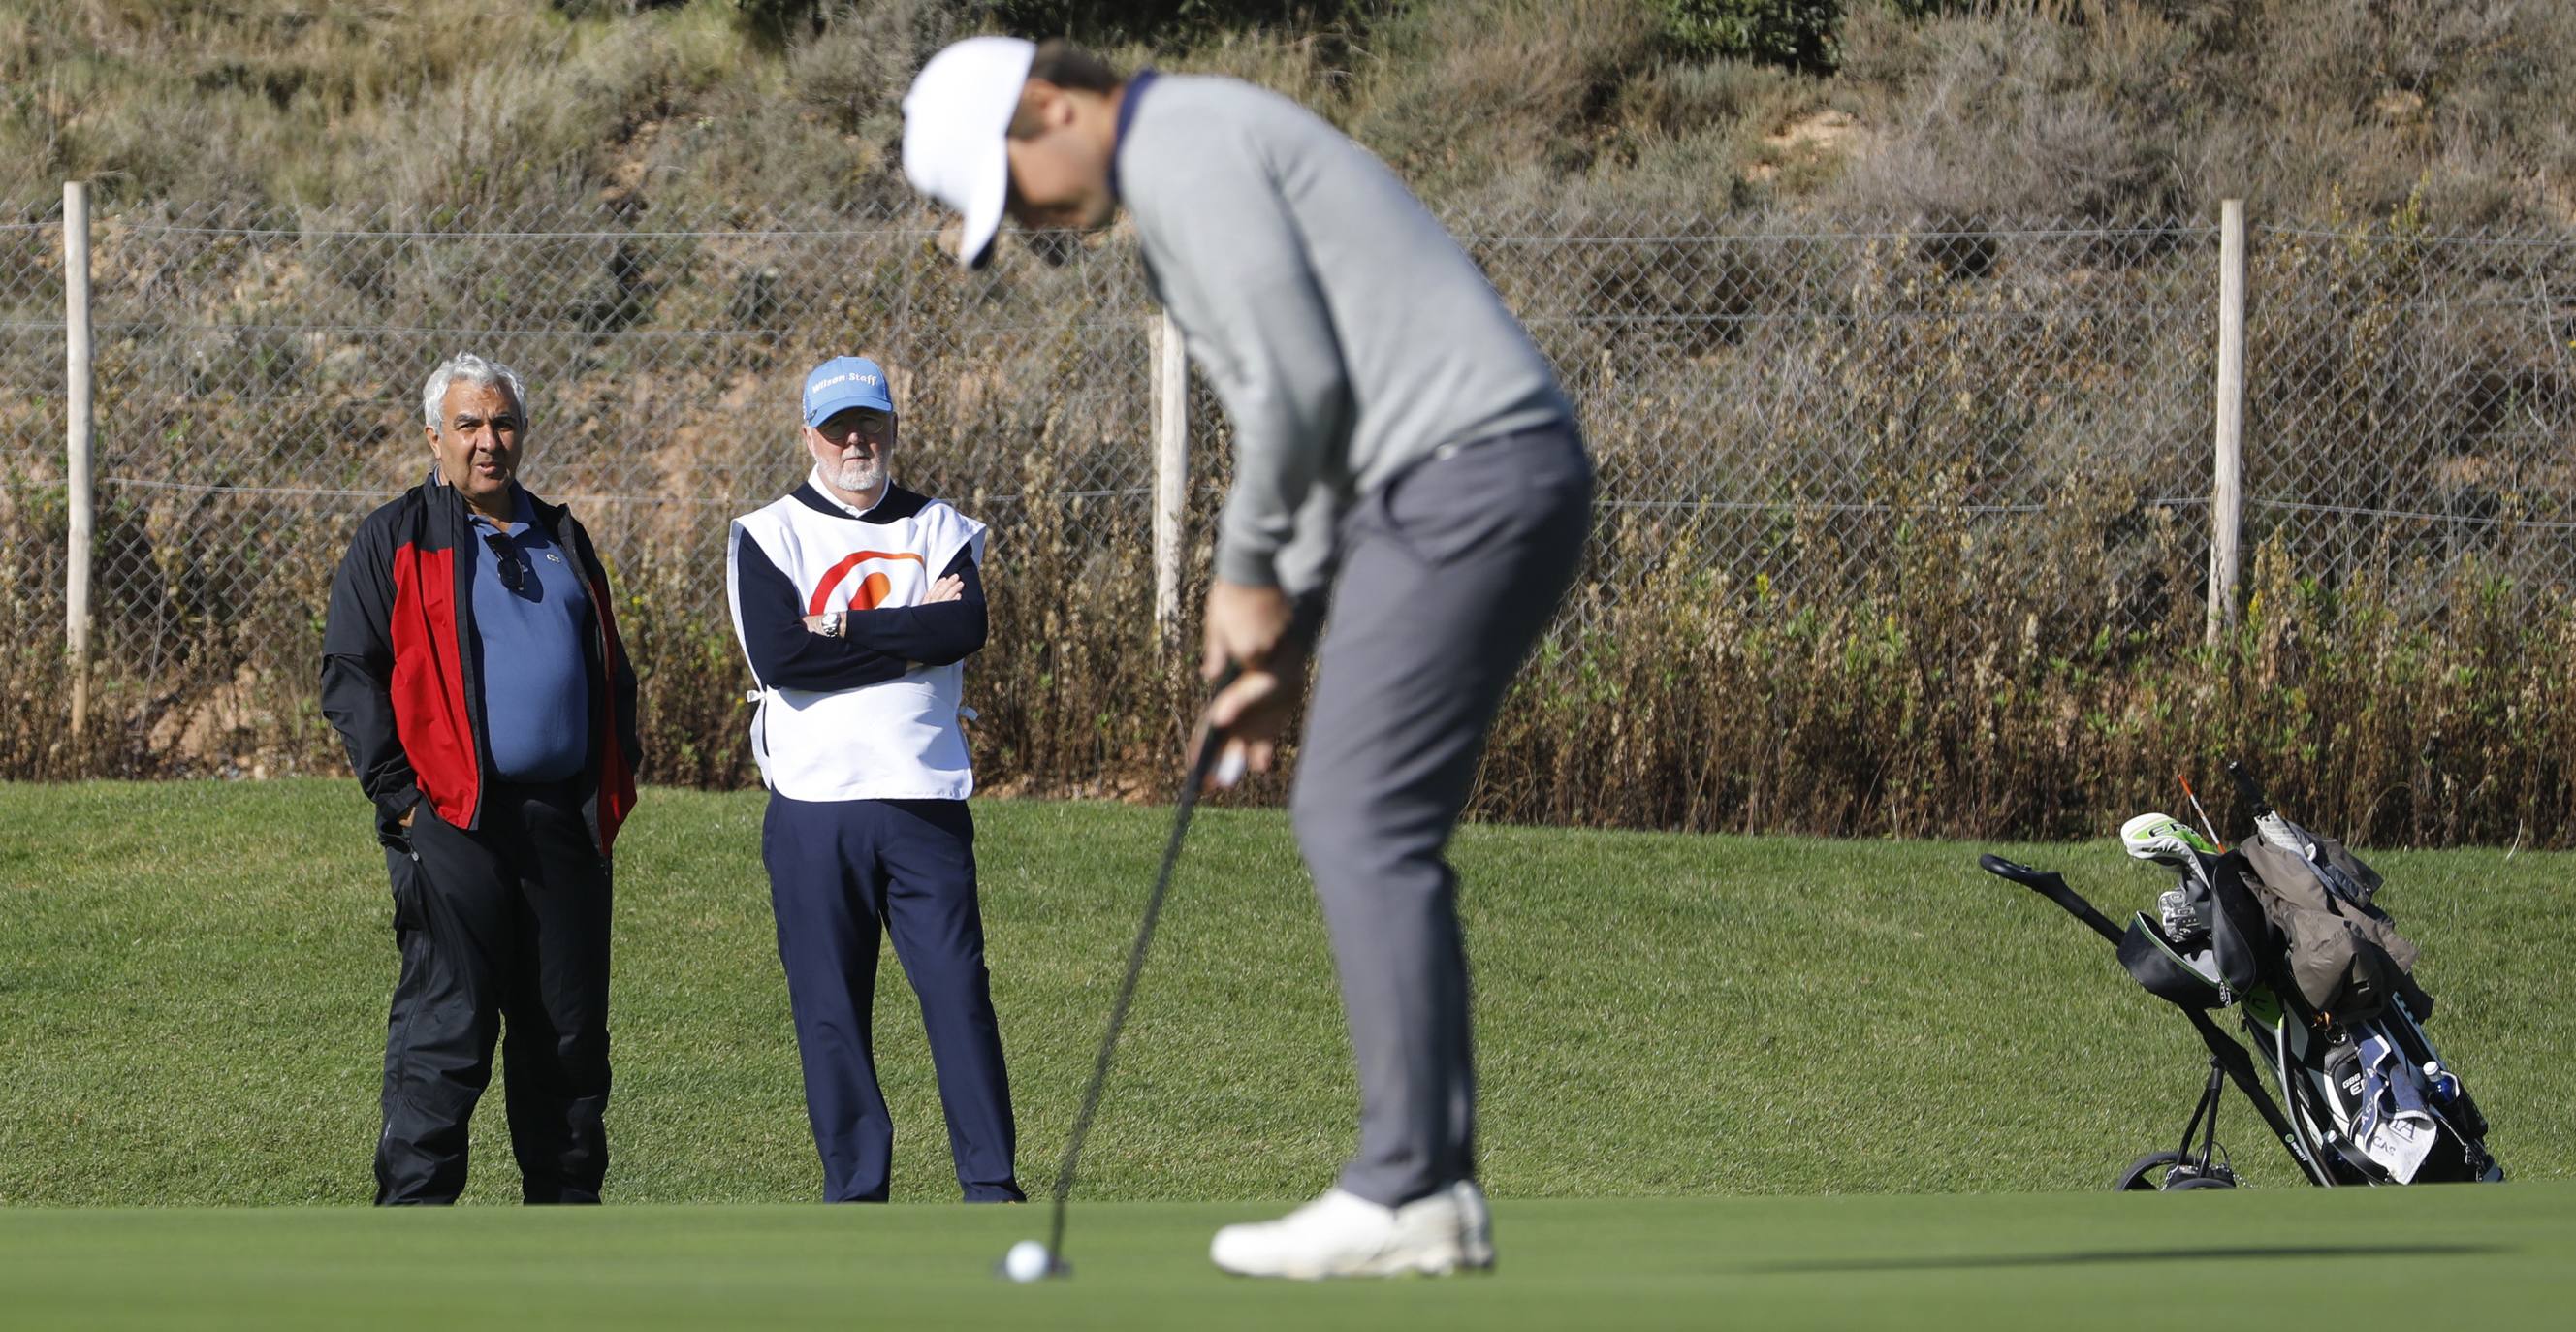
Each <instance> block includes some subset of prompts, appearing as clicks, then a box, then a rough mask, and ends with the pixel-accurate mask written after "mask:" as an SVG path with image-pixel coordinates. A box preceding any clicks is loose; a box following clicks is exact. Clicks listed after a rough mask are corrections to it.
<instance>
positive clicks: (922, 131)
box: [903, 37, 1038, 268]
mask: <svg viewBox="0 0 2576 1332" xmlns="http://www.w3.org/2000/svg"><path fill="white" fill-rule="evenodd" d="M1037 53H1038V48H1037V45H1036V43H1034V42H1027V41H1022V40H1021V39H1019V38H1017V37H969V38H967V39H966V40H964V41H962V42H959V43H957V44H956V45H954V46H951V47H949V48H948V49H947V50H944V51H942V52H940V53H939V54H937V55H935V56H932V57H931V58H930V63H929V64H927V65H924V66H922V67H921V73H920V74H919V75H916V76H915V77H914V78H913V80H912V91H910V92H908V93H905V94H904V96H903V174H904V178H905V179H907V180H910V181H911V182H912V187H913V188H914V189H916V190H919V191H921V192H922V193H924V194H927V195H929V196H930V197H931V198H933V199H936V200H938V201H939V202H941V203H943V204H946V205H947V206H949V207H950V208H953V209H956V210H957V211H958V212H959V213H962V214H964V215H965V228H964V231H963V232H962V233H961V234H960V235H959V236H958V238H957V261H958V262H959V263H962V264H964V265H966V266H967V267H968V268H981V267H983V266H984V263H985V261H986V260H988V259H990V258H992V256H993V233H994V232H996V231H999V230H1001V227H1002V204H1003V202H1004V201H1005V200H1006V199H1008V198H1009V197H1010V190H1011V161H1010V155H1009V153H1008V152H1007V151H1006V150H1005V149H1004V147H1003V144H1004V141H1005V139H1006V136H1007V135H1008V134H1009V133H1010V128H1011V118H1012V117H1013V116H1015V115H1017V114H1018V113H1019V109H1020V89H1021V87H1022V86H1023V85H1025V84H1026V83H1027V82H1028V81H1029V62H1030V61H1031V60H1033V59H1035V58H1036V56H1037Z"/></svg>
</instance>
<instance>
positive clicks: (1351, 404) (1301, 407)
mask: <svg viewBox="0 0 2576 1332" xmlns="http://www.w3.org/2000/svg"><path fill="white" fill-rule="evenodd" d="M1130 95H1131V96H1132V97H1134V99H1135V105H1134V107H1133V109H1132V111H1131V112H1130V113H1129V118H1128V120H1127V125H1126V128H1125V130H1124V131H1123V132H1122V133H1121V135H1120V137H1119V140H1118V148H1117V160H1116V165H1117V182H1118V191H1119V199H1120V202H1121V203H1122V204H1124V205H1125V207H1126V209H1127V211H1128V213H1129V214H1130V215H1132V216H1133V217H1134V218H1135V220H1136V231H1137V235H1138V237H1139V239H1140V240H1141V241H1142V242H1143V247H1144V254H1145V266H1146V269H1147V271H1148V272H1149V273H1150V275H1151V277H1152V280H1153V283H1154V289H1155V294H1156V296H1157V298H1158V299H1160V300H1161V301H1162V303H1163V307H1164V308H1165V309H1166V310H1169V311H1170V312H1171V315H1172V320H1173V322H1174V323H1176V324H1178V325H1179V326H1180V329H1181V334H1182V338H1183V340H1184V341H1185V342H1186V343H1187V345H1188V347H1189V353H1190V357H1191V359H1193V360H1195V361H1197V362H1198V365H1199V369H1200V370H1201V371H1203V372H1204V373H1205V374H1206V375H1207V377H1208V379H1209V381H1210V382H1211V383H1213V384H1214V385H1215V387H1216V391H1217V395H1218V396H1219V397H1220V398H1221V399H1223V400H1224V402H1225V409H1226V414H1227V416H1228V417H1230V418H1231V419H1232V421H1233V423H1234V449H1235V477H1234V489H1233V491H1232V492H1231V493H1230V494H1229V495H1228V496H1227V497H1226V503H1225V510H1224V515H1223V517H1222V519H1221V520H1220V523H1219V527H1218V534H1217V550H1216V572H1217V576H1218V577H1220V578H1223V579H1225V580H1227V581H1228V582H1234V583H1243V584H1250V585H1254V586H1270V585H1274V584H1275V585H1277V586H1279V587H1282V588H1284V589H1286V590H1287V591H1289V592H1291V593H1303V592H1307V591H1310V590H1312V589H1314V588H1315V587H1316V586H1318V585H1319V584H1320V583H1322V582H1323V581H1324V580H1325V579H1327V578H1329V577H1330V576H1331V569H1332V558H1333V531H1332V528H1333V524H1334V523H1335V522H1336V521H1337V519H1338V517H1339V515H1340V513H1341V511H1342V510H1343V509H1344V508H1346V507H1347V506H1348V505H1349V503H1350V502H1351V501H1352V500H1353V499H1354V498H1356V497H1358V496H1362V495H1366V494H1368V493H1370V492H1371V491H1373V490H1374V489H1376V488H1377V487H1378V486H1380V485H1382V484H1384V483H1385V481H1386V480H1387V478H1389V477H1391V476H1393V475H1394V474H1395V473H1397V472H1398V471H1400V470H1402V469H1403V468H1404V466H1405V465H1406V464H1408V463H1410V462H1413V461H1415V460H1416V459H1419V458H1421V457H1423V456H1424V455H1426V454H1428V453H1430V452H1432V451H1433V450H1435V449H1437V448H1439V447H1440V446H1442V445H1444V444H1450V443H1463V442H1465V441H1468V440H1473V439H1480V438H1484V437H1486V436H1491V435H1499V434H1506V433H1509V432H1512V431H1516V430H1524V429H1529V428H1532V427H1536V426H1544V425H1548V424H1551V423H1554V422H1557V421H1566V420H1571V419H1572V417H1573V410H1572V408H1571V407H1570V406H1569V405H1568V404H1567V402H1566V398H1565V395H1564V393H1563V391H1562V390H1560V389H1559V388H1558V387H1557V383H1556V375H1555V373H1554V372H1553V371H1552V370H1550V369H1549V367H1548V363H1547V359H1546V358H1545V357H1544V356H1541V355H1540V354H1539V350H1538V348H1537V347H1536V346H1535V345H1533V344H1532V343H1531V342H1530V340H1529V335H1528V334H1526V333H1524V332H1522V331H1521V326H1520V323H1519V321H1517V320H1515V319H1514V318H1512V315H1511V312H1510V311H1509V310H1507V309H1505V308H1504V307H1503V302H1502V299H1501V297H1499V296H1497V295H1496V294H1495V293H1494V289H1493V287H1492V286H1491V285H1490V284H1488V283H1487V282H1486V281H1485V276H1484V274H1483V273H1482V272H1480V271H1478V269H1477V268H1476V265H1475V262H1474V261H1473V260H1471V259H1469V258H1468V257H1467V254H1466V252H1465V251H1464V250H1461V249H1460V248H1459V247H1458V243H1457V242H1456V241H1454V240H1451V239H1450V237H1449V233H1448V232H1446V231H1444V230H1443V229H1442V228H1441V226H1440V223H1439V222H1438V221H1437V220H1435V219H1434V218H1433V217H1432V216H1431V214H1430V213H1429V212H1428V211H1427V210H1425V209H1424V208H1423V206H1422V205H1421V203H1420V202H1418V201H1417V200H1415V199H1414V197H1413V195H1412V193H1411V192H1410V191H1408V190H1406V189H1405V187H1404V184H1403V182H1401V181H1399V180H1397V179H1396V177H1395V173H1394V172H1392V171H1389V170H1388V169H1387V167H1386V165H1385V164H1384V163H1382V162H1380V161H1378V160H1377V158H1375V157H1373V156H1371V155H1370V154H1369V152H1368V150H1366V149H1364V148H1362V147H1360V146H1359V145H1358V144H1356V143H1353V142H1351V141H1350V140H1349V139H1347V138H1345V137H1343V136H1342V134H1341V132H1340V131H1338V130H1336V129H1334V128H1333V127H1332V126H1331V125H1329V124H1327V123H1325V121H1324V120H1323V119H1322V118H1321V117H1319V116H1317V115H1315V114H1314V113H1313V112H1311V111H1308V110H1307V109H1305V108H1304V107H1302V106H1299V105H1298V104H1297V103H1295V102H1293V101H1290V100H1288V99H1287V98H1285V97H1281V96H1279V95H1278V94H1276V93H1272V92H1269V91H1267V90H1265V89H1261V88H1256V87H1254V86H1252V85H1250V84H1247V83H1240V82H1237V81H1235V80H1233V79H1223V78H1201V77H1187V76H1181V75H1159V76H1157V77H1155V78H1154V79H1153V80H1152V81H1151V82H1150V83H1146V84H1143V85H1142V86H1141V87H1138V86H1135V85H1131V87H1130Z"/></svg>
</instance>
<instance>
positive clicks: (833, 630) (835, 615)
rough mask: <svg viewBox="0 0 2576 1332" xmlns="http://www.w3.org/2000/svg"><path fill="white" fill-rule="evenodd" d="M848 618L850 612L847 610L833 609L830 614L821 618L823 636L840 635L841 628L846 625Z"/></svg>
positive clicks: (835, 636)
mask: <svg viewBox="0 0 2576 1332" xmlns="http://www.w3.org/2000/svg"><path fill="white" fill-rule="evenodd" d="M849 618H850V613H849V612H848V611H834V612H832V613H831V614H830V615H828V616H825V617H824V619H823V636H824V637H825V638H838V637H840V636H841V631H842V629H844V628H846V627H847V626H848V623H849Z"/></svg>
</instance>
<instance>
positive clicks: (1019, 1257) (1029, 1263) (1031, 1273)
mask: <svg viewBox="0 0 2576 1332" xmlns="http://www.w3.org/2000/svg"><path fill="white" fill-rule="evenodd" d="M1047 1265H1048V1264H1047V1249H1046V1246H1045V1245H1043V1244H1040V1243H1038V1242H1037V1241H1036V1240H1021V1241H1020V1242H1019V1243H1017V1244H1014V1245H1012V1246H1011V1251H1010V1252H1009V1253H1007V1254H1004V1255H1002V1275H1004V1276H1007V1277H1009V1278H1010V1279H1012V1280H1013V1281H1035V1280H1037V1279H1038V1278H1040V1277H1043V1276H1045V1275H1046V1274H1047Z"/></svg>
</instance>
